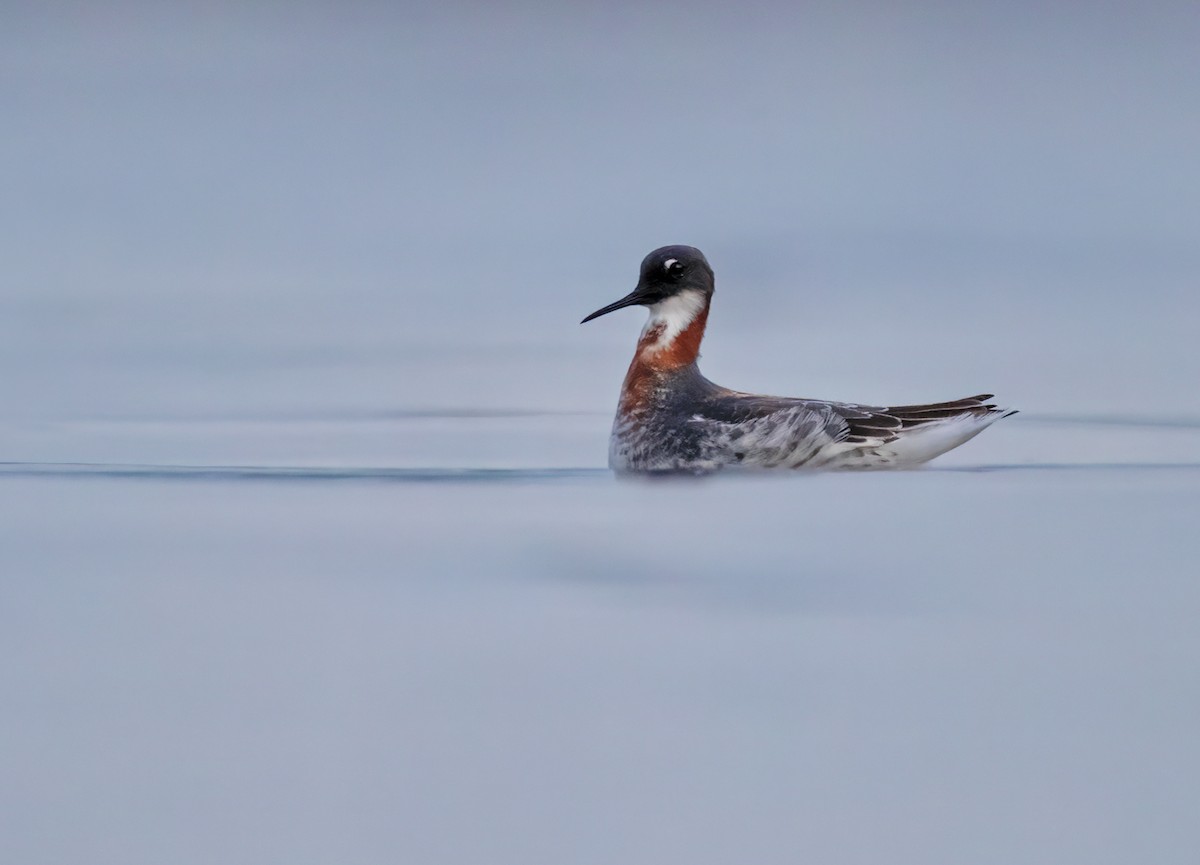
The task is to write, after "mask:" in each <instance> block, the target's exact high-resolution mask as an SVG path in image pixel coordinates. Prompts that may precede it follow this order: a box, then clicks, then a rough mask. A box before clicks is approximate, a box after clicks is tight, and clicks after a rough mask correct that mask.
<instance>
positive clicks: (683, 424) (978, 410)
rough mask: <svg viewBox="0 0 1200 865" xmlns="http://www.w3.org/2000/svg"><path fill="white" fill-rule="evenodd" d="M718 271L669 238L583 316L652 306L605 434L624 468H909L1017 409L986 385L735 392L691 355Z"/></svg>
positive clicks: (612, 458)
mask: <svg viewBox="0 0 1200 865" xmlns="http://www.w3.org/2000/svg"><path fill="white" fill-rule="evenodd" d="M715 287H716V280H715V277H714V274H713V269H712V267H711V266H710V265H709V263H708V259H707V258H705V257H704V253H702V252H701V251H700V250H699V249H696V248H695V247H692V246H679V245H676V246H663V247H660V248H659V249H656V250H654V251H653V252H651V253H650V254H649V255H647V256H646V257H645V259H643V261H642V265H641V272H640V275H639V279H638V283H637V287H636V288H634V290H633V291H632V292H630V293H629V294H628V295H626V296H625V297H623V298H621V299H620V300H618V301H615V302H613V303H610V304H609V305H608V306H604V307H601V308H600V309H598V310H596V311H595V312H593V313H592V314H591V315H588V316H587V317H586V318H584V319H583V321H581V322H580V324H585V323H587V322H589V321H592V320H593V319H596V318H599V317H600V316H602V315H608V314H609V313H610V312H615V311H616V310H618V309H624V308H625V307H629V306H645V307H649V311H650V314H649V317H648V318H647V320H646V324H645V326H644V327H643V328H642V332H641V336H640V337H639V338H638V342H637V348H636V349H635V350H634V354H633V361H632V362H631V363H630V365H629V371H628V372H627V373H626V374H625V381H624V383H623V384H622V386H621V395H620V399H619V401H618V403H617V413H616V417H615V418H614V420H613V426H612V434H611V436H610V438H609V453H608V465H609V468H611V469H612V470H613V471H614V472H616V473H617V474H639V473H647V474H658V473H664V474H670V473H675V474H707V473H710V472H714V471H717V470H723V469H729V468H739V469H777V468H778V469H903V468H912V467H914V466H918V465H920V464H922V463H925V462H928V461H929V460H931V459H933V458H934V457H936V456H939V455H940V454H943V453H945V452H946V451H948V450H951V449H952V448H956V447H958V446H959V445H961V444H963V443H964V442H966V441H968V440H969V439H972V438H974V437H975V436H976V435H978V434H979V433H980V432H982V431H983V430H984V429H985V428H986V427H988V426H990V425H991V424H992V423H993V422H995V421H996V420H999V419H1000V418H1003V417H1008V416H1009V415H1012V414H1015V413H1016V412H1015V411H1014V410H1011V409H1006V408H1000V407H998V406H997V405H996V404H995V403H992V402H989V400H991V399H992V398H993V397H992V395H991V394H979V395H977V396H970V397H966V398H964V399H957V400H951V401H949V402H937V403H928V404H924V405H899V406H873V405H860V404H858V403H851V402H833V401H829V400H821V399H803V398H789V397H775V396H762V395H759V394H752V393H743V392H741V391H735V390H729V389H728V388H724V387H721V386H719V385H716V384H713V383H712V382H711V381H709V380H708V379H707V378H705V377H704V376H703V375H701V374H700V369H699V367H698V366H697V364H696V362H697V359H698V358H699V356H700V343H701V341H702V340H703V338H704V329H705V327H706V325H707V324H708V313H709V307H710V305H711V302H712V297H713V292H714V290H715Z"/></svg>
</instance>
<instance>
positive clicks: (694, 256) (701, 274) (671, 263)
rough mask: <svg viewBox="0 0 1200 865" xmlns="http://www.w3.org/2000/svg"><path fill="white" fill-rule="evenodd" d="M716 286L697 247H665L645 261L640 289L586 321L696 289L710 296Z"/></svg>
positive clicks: (650, 304)
mask: <svg viewBox="0 0 1200 865" xmlns="http://www.w3.org/2000/svg"><path fill="white" fill-rule="evenodd" d="M715 287H716V283H715V281H714V279H713V271H712V268H711V267H709V265H708V259H707V258H705V257H704V253H703V252H701V251H700V250H698V249H696V247H694V246H663V247H660V248H658V249H656V250H654V252H652V253H650V254H649V255H647V256H646V257H645V258H643V259H642V273H641V276H640V277H639V278H638V284H637V288H635V289H634V290H633V291H632V292H630V293H629V294H627V295H626V296H625V297H623V298H621V299H620V300H618V301H616V302H615V303H610V304H609V305H608V306H606V307H604V308H603V309H598V310H596V311H595V312H593V313H592V314H591V315H589V316H588V317H587V318H585V319H584V320H583V321H581V322H580V324H583V322H584V321H591V320H592V319H593V318H599V317H600V316H602V315H607V314H608V313H610V312H612V311H613V310H617V309H624V308H625V307H627V306H653V305H654V304H656V303H659V302H660V301H663V300H666V299H667V298H668V297H671V296H672V295H675V294H679V293H680V292H681V291H686V290H688V289H693V290H695V291H700V292H703V293H704V295H705V296H706V297H711V296H712V293H713V290H714V289H715Z"/></svg>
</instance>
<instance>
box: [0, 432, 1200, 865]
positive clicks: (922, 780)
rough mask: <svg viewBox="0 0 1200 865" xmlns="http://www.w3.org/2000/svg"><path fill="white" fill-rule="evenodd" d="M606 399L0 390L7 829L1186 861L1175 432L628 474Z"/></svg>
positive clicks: (1192, 552)
mask: <svg viewBox="0 0 1200 865" xmlns="http://www.w3.org/2000/svg"><path fill="white" fill-rule="evenodd" d="M607 423H608V419H607V417H606V416H604V415H600V414H583V415H555V414H543V413H520V412H513V413H507V414H504V415H501V416H498V417H497V416H478V415H477V414H476V413H472V412H461V413H449V414H447V415H438V414H437V413H427V412H417V413H408V414H402V415H401V416H398V417H383V418H366V419H364V418H361V417H357V418H355V417H350V418H343V419H341V420H338V419H334V418H324V419H322V420H311V419H308V420H305V419H296V418H282V419H278V418H277V419H262V418H258V419H243V420H238V419H236V418H229V417H226V418H222V419H213V420H209V421H204V422H201V421H198V420H174V421H170V422H166V421H163V422H154V421H150V420H146V419H141V420H133V421H105V422H60V423H54V424H50V423H46V424H34V425H33V426H32V427H31V426H30V425H25V424H16V425H11V424H10V425H8V426H6V427H5V428H4V444H5V448H6V452H7V453H9V454H17V455H21V456H28V457H30V459H26V460H23V461H10V462H8V463H6V464H4V465H2V466H0V574H3V581H2V582H0V587H2V591H3V594H4V603H3V605H2V607H0V617H2V622H0V624H2V628H0V688H2V689H3V692H4V693H5V695H6V705H7V708H6V710H5V711H4V712H3V713H0V743H3V744H0V757H2V759H3V764H4V767H5V771H4V775H5V777H6V778H7V781H6V783H5V784H4V785H2V786H0V806H2V807H0V812H3V813H4V814H5V815H6V816H5V818H4V819H5V821H6V822H7V825H8V827H9V828H7V829H6V830H5V831H4V832H3V836H4V841H3V844H4V846H5V849H6V850H7V852H8V858H10V859H11V860H12V861H63V862H65V861H82V859H86V860H87V861H91V862H129V861H137V862H150V861H173V862H197V863H199V862H208V861H289V862H314V863H316V862H328V861H358V862H382V861H413V862H415V861H426V862H471V861H522V862H548V863H549V862H562V861H573V862H574V861H580V862H615V861H684V860H686V861H692V862H714V863H715V862H729V861H769V862H786V861H795V860H797V859H805V858H814V859H820V860H823V861H842V862H879V861H891V862H897V861H899V862H947V863H950V862H962V861H972V862H980V861H982V862H997V863H1000V862H1013V861H1021V862H1046V863H1061V862H1067V861H1071V862H1089V863H1096V862H1113V863H1117V862H1128V861H1135V860H1138V861H1155V862H1185V861H1187V858H1188V857H1187V855H1185V853H1184V851H1187V850H1191V849H1195V845H1196V843H1197V842H1200V834H1198V833H1200V829H1198V828H1197V827H1198V826H1200V823H1198V821H1197V820H1196V816H1197V813H1198V811H1197V809H1198V807H1200V798H1198V795H1197V786H1196V784H1195V778H1196V777H1197V774H1198V773H1200V746H1198V744H1197V738H1196V735H1195V726H1196V725H1195V719H1196V717H1197V715H1198V714H1200V684H1198V680H1197V677H1196V673H1195V671H1196V669H1197V668H1198V665H1200V637H1198V636H1197V631H1196V628H1195V621H1196V614H1197V612H1198V611H1200V582H1198V581H1197V579H1196V569H1195V560H1196V556H1197V553H1200V542H1198V540H1197V536H1196V532H1195V517H1196V514H1197V513H1200V463H1197V462H1196V461H1195V460H1194V459H1190V454H1191V451H1192V450H1194V448H1195V447H1196V445H1197V443H1198V442H1197V431H1196V429H1195V428H1193V427H1191V426H1189V424H1188V423H1187V422H1181V421H1180V420H1179V419H1178V418H1175V419H1167V420H1165V421H1164V422H1163V423H1161V424H1154V423H1150V422H1143V423H1141V424H1138V425H1129V424H1124V425H1123V424H1119V423H1115V422H1113V419H1112V418H1107V419H1099V420H1097V419H1091V420H1089V419H1078V418H1076V419H1063V418H1056V419H1040V420H1039V419H1038V418H1037V417H1032V418H1030V417H1026V416H1024V415H1022V416H1018V417H1017V418H1013V419H1011V420H1009V421H1006V422H1003V423H1000V424H998V425H997V426H995V427H994V428H992V429H990V430H988V431H987V432H986V433H985V434H984V435H982V436H981V437H980V438H979V439H976V440H975V441H974V442H972V443H970V444H969V445H968V446H967V447H965V448H963V449H962V450H961V451H956V452H954V453H952V454H950V455H948V456H947V457H946V458H944V459H943V461H942V463H941V464H938V463H935V464H934V466H933V467H931V468H929V469H927V470H922V471H914V472H904V473H891V474H839V475H785V476H782V477H776V476H761V477H727V478H721V477H718V478H711V479H704V480H680V481H675V482H652V483H648V482H636V481H635V482H619V481H616V480H615V479H613V478H612V476H611V475H610V474H609V473H608V472H607V471H605V470H604V469H603V468H602V467H601V466H600V463H601V462H602V459H603V444H604V438H605V434H606V428H607ZM481 439H490V440H491V441H492V442H493V446H494V447H496V446H498V445H496V444H495V443H496V442H508V443H510V445H511V446H510V452H509V459H508V460H507V464H504V462H502V461H495V462H493V463H492V464H489V465H476V466H471V465H457V464H455V463H456V460H455V456H456V455H461V454H462V453H463V449H462V448H461V447H460V444H459V443H460V442H461V441H469V440H481ZM1060 439H1070V440H1072V441H1074V445H1072V447H1071V448H1062V449H1056V448H1055V447H1054V446H1051V445H1046V444H1045V443H1046V442H1053V441H1056V440H1060ZM39 443H40V444H39ZM39 447H40V450H39V449H38V448H39ZM389 449H391V452H392V453H393V455H394V454H395V453H398V452H400V451H403V452H407V453H412V452H421V453H423V454H425V457H426V459H425V460H424V463H425V464H424V465H421V464H419V463H420V462H421V461H416V462H417V463H418V464H416V465H412V464H410V465H401V464H399V463H398V462H393V461H391V460H390V459H388V453H387V452H388V451H389ZM269 451H273V452H274V453H275V455H276V459H274V460H263V459H262V456H263V454H264V453H267V452H269ZM1070 451H1074V452H1076V453H1080V454H1085V455H1086V459H1074V460H1072V459H1069V458H1068V457H1069V455H1070V454H1069V452H1070ZM335 452H336V453H338V454H339V455H340V457H341V458H340V459H339V460H337V461H336V462H334V461H331V460H320V459H318V457H319V456H321V455H323V454H328V453H335ZM138 453H144V454H147V455H148V456H149V457H153V459H143V460H139V461H133V460H131V457H132V456H134V455H136V454H138ZM1031 453H1035V454H1036V453H1041V454H1042V455H1043V456H1042V458H1041V459H1039V460H1034V461H1030V460H1029V459H1028V456H1027V455H1028V454H1031ZM538 454H542V455H543V460H542V461H541V462H538V461H537V460H536V456H537V455H538ZM545 454H555V455H559V456H561V457H562V459H561V460H560V461H559V462H556V463H550V462H549V461H548V460H545V459H544V455H545ZM35 458H36V459H35ZM63 814H71V815H72V820H71V821H69V823H67V824H64V823H63V821H61V820H59V819H58V817H59V816H60V815H63ZM182 842H186V843H182Z"/></svg>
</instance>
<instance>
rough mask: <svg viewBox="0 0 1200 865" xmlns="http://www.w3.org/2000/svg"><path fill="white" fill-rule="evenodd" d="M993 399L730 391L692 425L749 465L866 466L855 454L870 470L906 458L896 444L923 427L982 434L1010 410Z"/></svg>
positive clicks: (983, 396) (718, 396) (710, 403)
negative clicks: (875, 400)
mask: <svg viewBox="0 0 1200 865" xmlns="http://www.w3.org/2000/svg"><path fill="white" fill-rule="evenodd" d="M990 399H991V395H990V394H980V395H978V396H973V397H967V398H965V399H959V400H953V401H951V402H942V403H929V404H925V405H908V406H868V405H858V404H856V403H843V402H827V401H825V400H812V399H786V398H781V397H763V396H755V395H752V394H741V393H737V392H734V391H725V392H722V393H719V394H715V395H714V396H713V397H711V398H710V399H709V400H708V401H707V402H706V404H705V406H704V409H703V411H702V412H700V413H698V414H696V415H695V416H694V417H693V418H692V422H693V423H697V424H702V425H705V426H706V427H708V437H709V440H710V441H711V443H712V446H713V448H714V449H716V450H718V451H720V452H722V453H725V454H727V455H728V456H729V457H731V458H732V460H733V461H735V462H738V463H740V464H742V465H747V466H759V467H776V466H781V467H787V468H798V467H800V466H806V465H807V466H813V467H815V466H820V465H828V464H831V463H834V462H846V463H847V464H848V465H849V464H851V463H858V462H860V460H859V459H848V458H850V457H852V456H856V455H861V457H862V460H861V461H864V462H863V464H864V465H866V464H868V463H870V464H874V463H875V462H887V461H891V460H893V459H894V458H895V457H896V456H897V455H899V454H893V451H900V452H903V450H904V448H902V447H897V446H896V444H895V443H897V442H899V441H900V440H901V439H902V438H904V437H905V436H908V435H910V434H912V433H915V432H916V431H918V430H920V429H922V428H927V429H933V428H934V427H935V426H941V425H944V424H947V423H948V422H951V421H953V422H956V423H957V422H961V421H968V422H969V423H970V425H971V427H972V428H975V427H977V428H978V429H982V428H983V427H984V426H987V424H989V423H991V422H992V421H993V420H995V419H997V418H1000V417H1004V416H1005V415H1006V414H1008V413H1009V412H1006V411H1005V410H1004V409H1000V408H997V407H996V406H995V405H994V404H992V403H989V402H987V401H988V400H990ZM976 431H977V430H976ZM971 434H972V435H973V434H974V433H973V432H972V433H971ZM967 437H968V438H969V437H970V436H967ZM964 440H965V439H964ZM950 446H951V447H952V446H953V445H950ZM922 450H923V449H922ZM937 452H939V453H940V452H942V449H941V448H940V447H939V448H937ZM932 455H936V453H933V454H931V456H932ZM839 458H840V459H839ZM928 458H930V457H928V456H925V457H923V459H928ZM923 459H922V460H919V461H923ZM906 461H907V460H906Z"/></svg>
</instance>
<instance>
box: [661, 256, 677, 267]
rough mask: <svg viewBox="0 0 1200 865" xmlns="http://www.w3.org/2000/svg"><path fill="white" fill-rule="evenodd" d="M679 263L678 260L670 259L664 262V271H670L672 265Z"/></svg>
mask: <svg viewBox="0 0 1200 865" xmlns="http://www.w3.org/2000/svg"><path fill="white" fill-rule="evenodd" d="M677 261H678V259H675V258H668V259H667V260H666V261H664V262H663V270H670V269H671V265H672V264H675V263H676V262H677Z"/></svg>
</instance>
